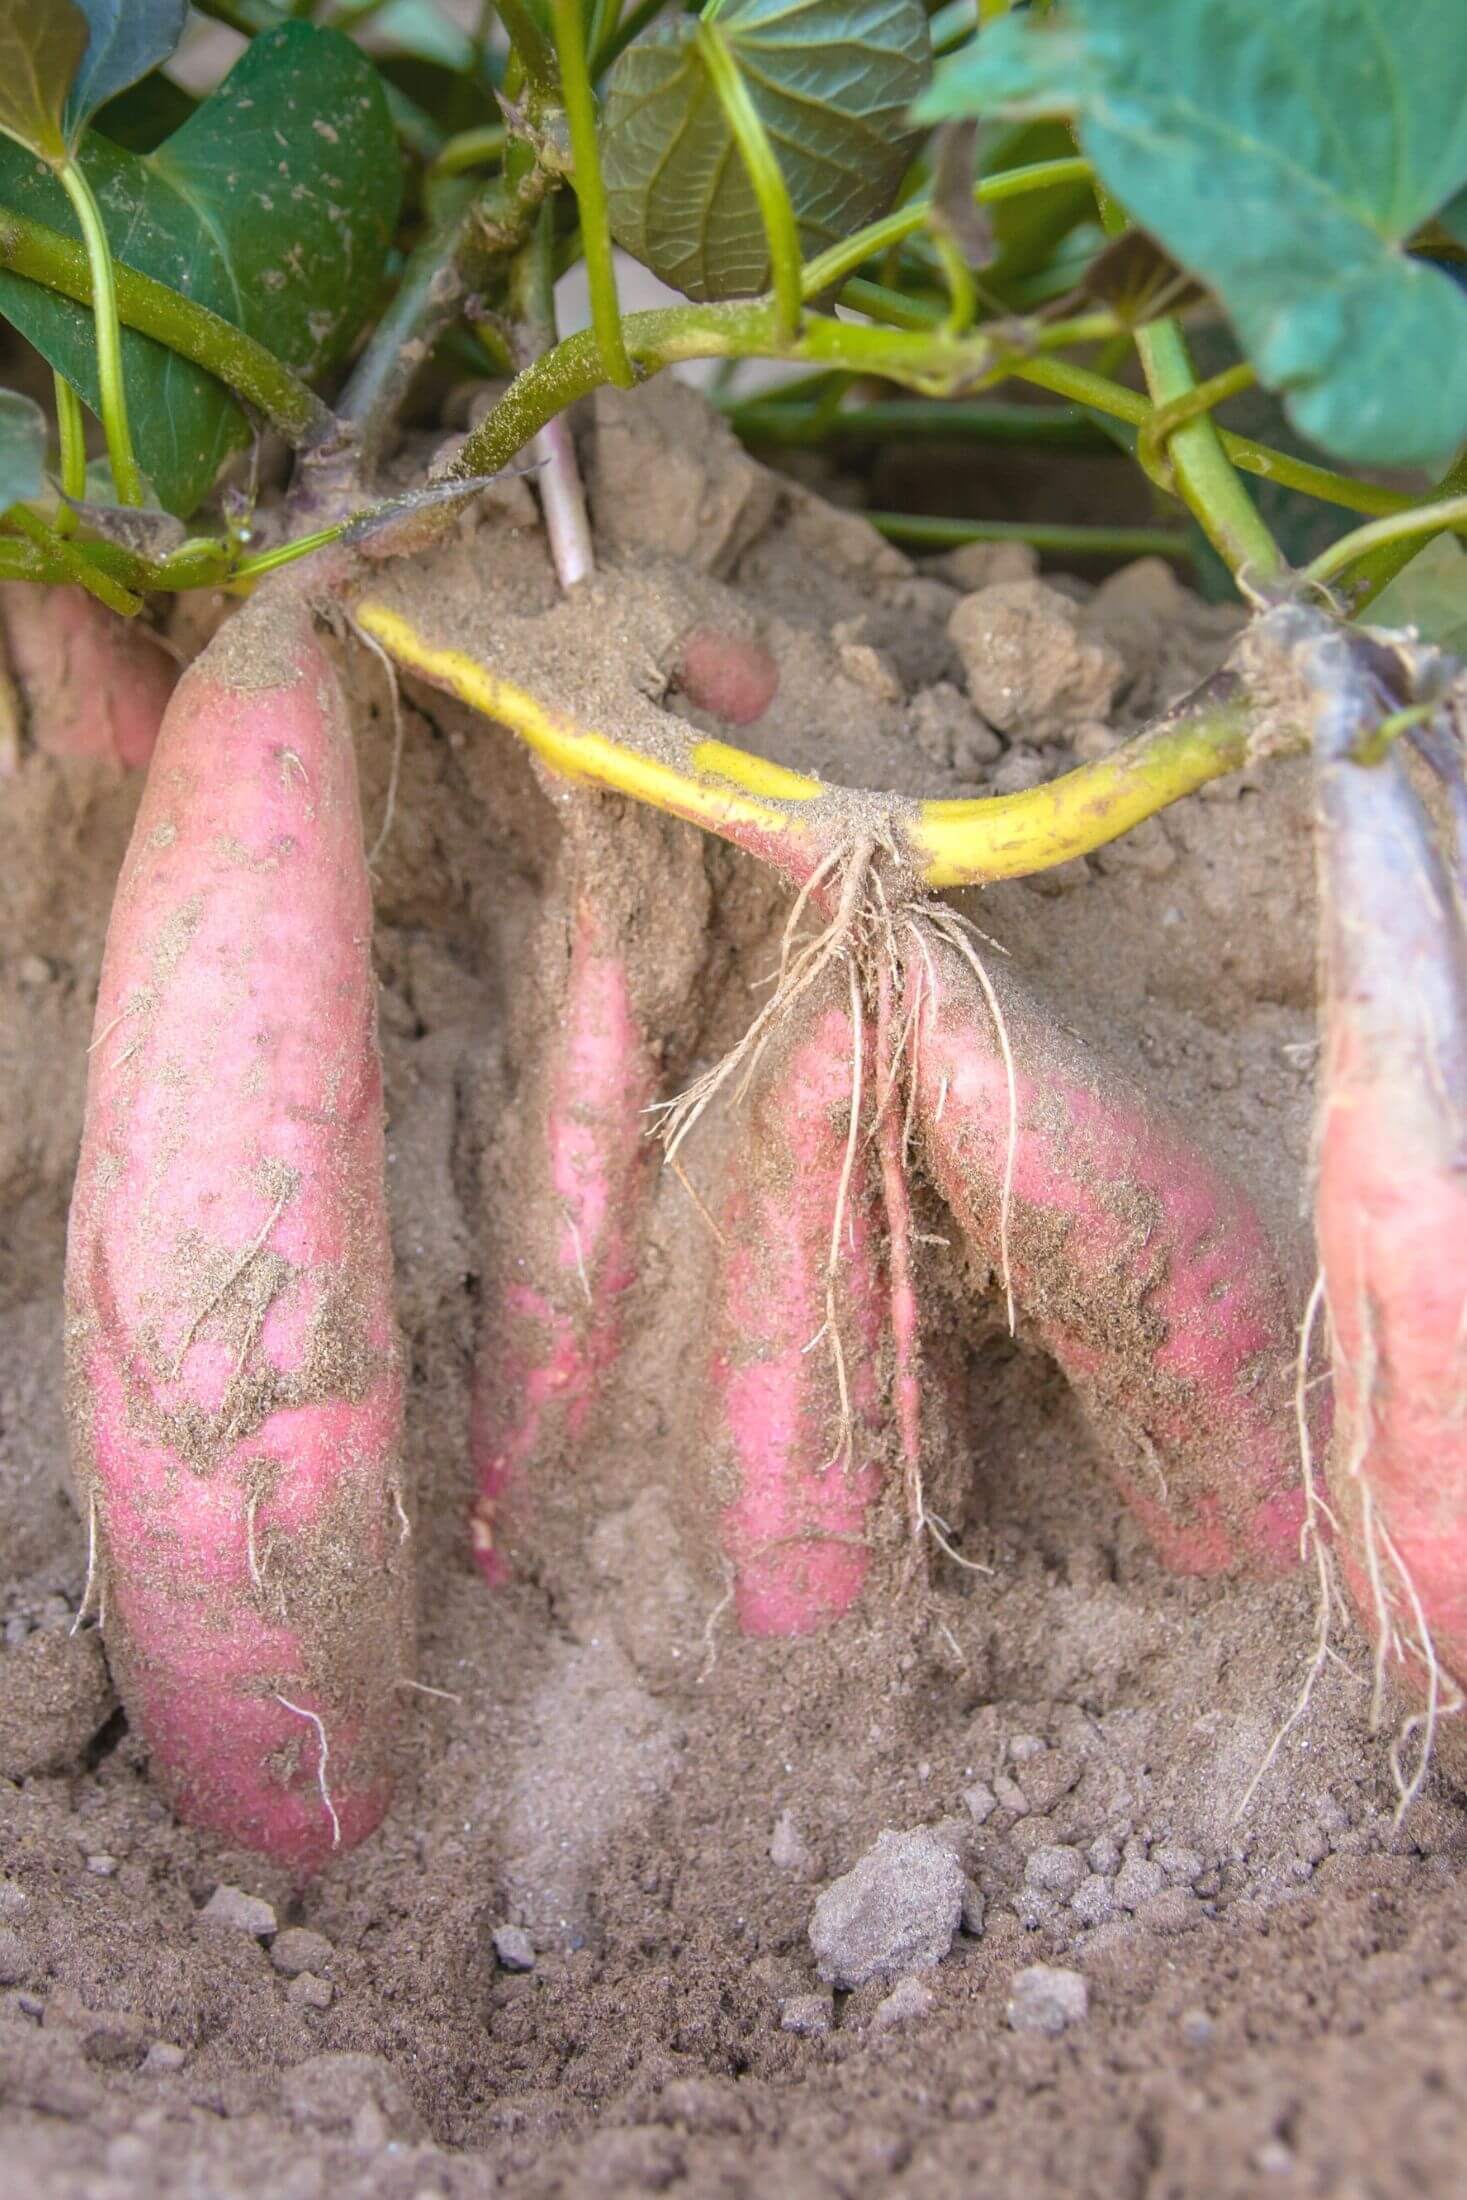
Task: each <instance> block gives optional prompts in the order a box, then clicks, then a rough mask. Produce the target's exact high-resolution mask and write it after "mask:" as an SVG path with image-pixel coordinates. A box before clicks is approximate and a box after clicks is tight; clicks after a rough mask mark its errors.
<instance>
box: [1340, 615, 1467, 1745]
mask: <svg viewBox="0 0 1467 2200" xmlns="http://www.w3.org/2000/svg"><path fill="white" fill-rule="evenodd" d="M1324 647H1325V651H1326V653H1327V654H1326V659H1325V661H1324V662H1323V663H1322V664H1321V666H1320V670H1321V671H1323V672H1325V673H1328V671H1329V670H1330V666H1329V663H1328V657H1329V656H1331V655H1337V654H1338V653H1339V652H1340V651H1341V650H1342V648H1343V645H1341V644H1335V643H1329V644H1326V645H1324ZM1336 669H1338V668H1336ZM1389 707H1390V706H1389V703H1388V702H1385V703H1382V704H1381V705H1380V706H1379V709H1377V708H1375V707H1373V706H1372V700H1371V698H1370V697H1369V696H1368V695H1365V696H1363V697H1362V696H1360V695H1358V693H1356V692H1353V690H1352V682H1351V681H1350V679H1349V678H1348V677H1346V678H1345V679H1344V680H1343V681H1342V682H1341V683H1340V685H1339V688H1338V690H1337V694H1336V697H1335V699H1333V700H1326V702H1325V704H1324V706H1323V707H1322V708H1321V709H1320V711H1319V713H1318V715H1317V719H1316V728H1315V755H1316V762H1317V804H1318V835H1317V843H1318V866H1319V884H1320V902H1321V922H1322V938H1323V955H1322V991H1323V1016H1324V1056H1323V1061H1322V1065H1321V1079H1320V1087H1321V1105H1320V1113H1319V1131H1318V1183H1317V1193H1316V1213H1317V1228H1318V1239H1319V1256H1320V1262H1321V1269H1322V1275H1323V1281H1324V1288H1325V1300H1326V1304H1327V1306H1328V1311H1329V1325H1330V1330H1331V1334H1332V1339H1333V1360H1334V1390H1335V1423H1336V1427H1335V1441H1334V1446H1333V1450H1332V1454H1331V1459H1330V1466H1329V1482H1330V1493H1331V1497H1332V1500H1333V1509H1334V1514H1335V1518H1336V1521H1337V1523H1338V1537H1337V1542H1336V1549H1337V1552H1338V1555H1339V1557H1340V1560H1341V1562H1342V1567H1343V1571H1344V1575H1345V1579H1346V1581H1347V1584H1348V1586H1349V1588H1350V1591H1351V1594H1352V1596H1353V1598H1354V1600H1355V1603H1356V1605H1357V1607H1358V1609H1359V1612H1360V1615H1361V1619H1362V1621H1363V1624H1364V1626H1365V1628H1366V1631H1367V1633H1368V1634H1369V1635H1370V1637H1371V1638H1372V1640H1373V1641H1374V1643H1375V1645H1376V1650H1377V1655H1378V1658H1379V1660H1380V1663H1381V1669H1382V1671H1389V1672H1390V1673H1391V1674H1392V1676H1393V1677H1394V1678H1395V1679H1396V1680H1397V1681H1398V1682H1399V1684H1400V1686H1401V1691H1402V1694H1403V1695H1404V1696H1405V1698H1406V1699H1407V1701H1408V1702H1409V1703H1410V1704H1411V1705H1412V1707H1413V1708H1414V1709H1415V1710H1416V1712H1417V1713H1418V1715H1419V1716H1420V1717H1421V1719H1422V1722H1423V1724H1429V1725H1430V1726H1434V1725H1435V1721H1436V1718H1437V1717H1438V1716H1440V1715H1441V1714H1442V1713H1443V1712H1445V1711H1446V1710H1448V1709H1449V1708H1450V1707H1451V1706H1452V1704H1453V1702H1454V1700H1459V1699H1460V1694H1461V1691H1462V1690H1463V1688H1464V1687H1467V1345H1464V1307H1467V926H1464V921H1463V911H1462V905H1461V901H1460V899H1459V896H1458V893H1457V891H1456V889H1455V887H1454V883H1453V880H1452V878H1451V876H1450V874H1449V871H1448V869H1447V866H1446V865H1445V864H1444V863H1443V861H1442V858H1441V855H1440V854H1439V852H1438V850H1437V848H1436V846H1435V845H1434V842H1433V837H1432V834H1431V830H1430V827H1429V825H1428V822H1427V818H1426V814H1425V812H1424V810H1423V808H1422V806H1421V804H1420V803H1419V801H1418V800H1417V797H1416V794H1415V792H1414V791H1413V788H1412V785H1411V782H1410V779H1409V778H1408V776H1407V771H1406V766H1405V761H1404V757H1403V756H1402V755H1401V753H1400V752H1399V750H1398V749H1392V750H1390V751H1388V752H1387V754H1386V755H1385V756H1384V757H1383V758H1382V759H1381V760H1380V761H1378V762H1376V763H1374V764H1364V763H1360V762H1357V761H1355V760H1354V758H1353V756H1352V753H1351V751H1352V748H1353V746H1354V744H1355V743H1356V742H1357V740H1358V739H1359V738H1360V736H1361V735H1363V734H1366V733H1368V732H1370V731H1371V730H1372V729H1373V725H1374V720H1375V718H1376V717H1377V716H1378V715H1379V714H1380V710H1381V709H1385V708H1389ZM1460 768H1461V765H1460V756H1458V758H1457V762H1456V769H1457V770H1458V771H1459V772H1460ZM1460 1724H1461V1722H1460V1720H1453V1721H1452V1722H1451V1725H1450V1727H1448V1728H1445V1729H1443V1730H1442V1734H1441V1736H1440V1738H1441V1739H1443V1740H1446V1739H1448V1738H1450V1739H1451V1741H1452V1744H1453V1747H1454V1755H1455V1756H1456V1758H1457V1761H1458V1762H1459V1763H1460V1762H1461V1758H1462V1754H1463V1751H1462V1739H1461V1735H1460ZM1426 1738H1427V1741H1428V1744H1429V1743H1430V1740H1431V1739H1432V1736H1431V1734H1430V1732H1428V1734H1427V1737H1426Z"/></svg>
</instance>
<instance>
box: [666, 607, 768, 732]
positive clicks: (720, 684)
mask: <svg viewBox="0 0 1467 2200" xmlns="http://www.w3.org/2000/svg"><path fill="white" fill-rule="evenodd" d="M677 682H678V686H679V687H680V688H681V689H682V691H683V693H684V695H686V697H687V698H688V701H689V702H690V703H693V704H695V705H696V706H697V708H698V709H699V710H707V711H711V712H712V713H713V715H714V717H715V718H722V719H724V720H725V721H726V722H727V724H729V725H731V726H752V725H753V724H754V723H755V722H756V720H758V719H760V718H762V717H763V716H764V713H765V712H766V711H767V710H768V708H769V706H770V704H771V703H772V702H773V701H774V698H775V696H776V695H777V694H778V692H779V666H778V665H777V664H776V663H775V661H774V659H773V657H771V655H770V654H769V651H768V650H767V649H766V648H765V647H764V645H763V643H762V642H755V641H750V640H748V639H746V638H745V637H744V636H743V635H739V634H725V633H721V632H720V631H719V630H718V629H717V628H715V627H707V626H700V627H697V628H695V629H694V631H693V632H692V633H691V634H689V635H688V636H687V638H686V639H685V641H684V642H683V646H682V654H681V657H680V659H679V662H678V671H677Z"/></svg>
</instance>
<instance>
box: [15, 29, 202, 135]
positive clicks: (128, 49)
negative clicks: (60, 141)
mask: <svg viewBox="0 0 1467 2200" xmlns="http://www.w3.org/2000/svg"><path fill="white" fill-rule="evenodd" d="M43 4H45V0H43ZM72 5H73V6H75V7H78V8H80V10H81V12H82V14H83V15H84V16H85V17H86V20H87V29H88V32H89V34H90V35H89V37H88V39H87V50H86V52H85V54H84V55H83V56H82V65H81V67H80V68H79V69H78V70H77V73H76V77H75V80H74V81H73V83H72V87H71V95H70V97H69V98H68V100H67V102H66V135H67V138H68V140H69V141H70V143H71V144H72V145H75V143H76V141H77V139H78V138H79V137H80V135H81V133H82V131H83V130H84V129H85V128H86V125H87V123H88V122H89V121H90V120H91V118H92V116H93V115H94V114H95V113H96V111H97V109H98V108H99V107H102V106H105V104H106V102H107V101H108V100H109V99H112V98H114V97H115V96H116V94H117V93H118V92H125V91H126V90H127V87H128V86H129V84H136V83H137V81H138V79H139V77H144V76H146V75H147V73H148V71H149V69H156V68H157V66H158V64H159V62H160V61H166V60H167V59H168V56H169V55H170V54H171V53H172V51H173V49H174V47H175V46H176V45H177V44H178V41H179V40H180V38H182V36H183V26H184V19H185V18H186V16H187V15H188V0H72Z"/></svg>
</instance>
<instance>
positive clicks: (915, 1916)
mask: <svg viewBox="0 0 1467 2200" xmlns="http://www.w3.org/2000/svg"><path fill="white" fill-rule="evenodd" d="M966 1886H967V1881H966V1877H965V1874H964V1872H963V1868H962V1865H961V1864H960V1863H959V1862H958V1859H957V1858H956V1857H955V1856H954V1854H953V1852H952V1850H951V1849H950V1848H948V1847H947V1846H946V1845H945V1844H944V1843H943V1842H941V1841H939V1840H937V1839H936V1838H935V1837H934V1836H933V1835H932V1834H931V1833H929V1832H926V1831H925V1830H918V1831H916V1832H912V1833H891V1832H887V1833H883V1834H881V1835H880V1836H879V1838H878V1839H877V1841H876V1844H875V1846H874V1847H873V1848H870V1849H868V1850H867V1852H866V1854H865V1855H864V1856H863V1857H862V1858H861V1860H860V1862H859V1863H858V1864H856V1865H855V1866H854V1867H853V1869H852V1870H850V1871H848V1872H847V1873H846V1874H845V1876H844V1878H842V1879H837V1880H836V1881H835V1882H834V1883H833V1884H832V1885H831V1886H829V1887H827V1888H826V1890H825V1892H824V1893H823V1894H822V1895H821V1896H820V1899H819V1900H818V1902H817V1903H816V1904H815V1909H814V1914H813V1915H812V1917H811V1919H810V1945H811V1947H812V1948H813V1949H814V1951H815V1960H816V1964H817V1966H818V1968H819V1972H820V1976H821V1977H822V1978H823V1979H826V1980H828V1982H829V1983H830V1984H831V1985H832V1986H842V1987H857V1986H864V1985H865V1984H866V1983H867V1981H868V1980H870V1979H880V1978H890V1979H895V1978H902V1977H904V1976H905V1975H906V1974H907V1973H908V1972H909V1971H921V1970H925V1969H927V1968H928V1967H929V1966H930V1965H932V1964H934V1963H940V1962H941V1961H942V1959H943V1957H944V1956H945V1955H946V1954H947V1952H948V1950H949V1948H951V1946H952V1944H953V1938H954V1935H955V1934H956V1932H957V1930H958V1926H959V1924H960V1922H961V1920H962V1915H963V1897H964V1894H965V1891H966Z"/></svg>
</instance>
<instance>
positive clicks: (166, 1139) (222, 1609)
mask: <svg viewBox="0 0 1467 2200" xmlns="http://www.w3.org/2000/svg"><path fill="white" fill-rule="evenodd" d="M371 934H372V910H371V896H370V892H369V888H368V881H367V872H366V864H365V858H364V855H363V849H362V833H361V818H360V813H359V809H358V802H357V787H356V767H355V761H354V758H353V754H352V741H351V727H350V724H349V722H348V718H347V713H346V708H345V704H344V701H343V697H342V694H341V690H340V687H339V685H338V682H337V678H336V674H335V671H334V668H333V666H332V663H331V660H330V658H329V656H328V655H327V653H326V651H325V649H324V648H323V646H322V644H321V642H320V641H319V640H318V639H317V637H316V634H315V631H314V627H313V622H312V619H311V616H310V614H309V612H308V611H307V610H306V608H305V606H304V605H303V604H302V603H301V602H300V601H299V600H298V599H297V598H296V597H295V596H293V595H291V594H289V593H280V592H275V591H268V590H267V591H266V592H265V593H264V594H262V595H261V596H260V597H259V598H258V599H257V600H256V601H255V602H253V603H251V604H250V605H249V606H248V607H247V608H246V609H245V610H244V611H242V612H241V613H240V614H239V616H238V617H237V618H236V619H234V620H233V621H231V622H230V623H229V624H227V625H226V626H224V627H223V628H222V629H221V630H220V632H219V633H218V634H217V635H216V637H215V639H214V640H213V641H212V642H211V643H210V644H209V646H208V647H207V648H206V649H205V651H204V652H203V654H202V655H201V656H200V657H199V659H198V660H197V662H196V663H195V664H194V665H193V666H192V668H191V669H190V670H189V672H188V673H187V674H186V676H185V678H184V679H183V681H182V682H181V683H180V685H179V687H178V689H177V691H176V693H175V695H174V697H173V700H172V702H171V703H170V705H169V708H168V712H167V715H166V718H165V720H164V725H163V730H162V734H161V736H160V739H159V743H158V748H157V751H156V753H155V755H154V758H153V763H152V767H151V770H150V772H149V776H148V784H147V788H146V791H145V794H144V798H143V803H142V807H141V809H140V811H139V813H138V818H137V823H136V826H135V829H134V832H133V837H132V843H131V846H130V848H129V851H128V855H127V859H126V862H125V863H124V866H123V871H122V876H121V879H120V881H119V885H118V891H117V899H116V904H115V907H114V911H113V916H112V922H111V926H110V928H109V932H108V940H107V950H106V955H105V959H104V964H103V970H102V980H101V988H100V992H99V994H98V1000H97V1013H96V1033H95V1037H94V1039H93V1042H92V1050H91V1063H90V1076H89V1083H88V1093H87V1110H86V1120H85V1129H84V1134H83V1140H82V1151H81V1159H80V1164H79V1167H78V1173H77V1181H76V1190H75V1195H74V1199H73V1204H72V1213H71V1224H70V1235H69V1242H68V1250H67V1273H66V1304H67V1346H68V1367H69V1391H70V1411H71V1417H72V1424H73V1431H74V1461H75V1472H76V1480H77V1487H78V1495H79V1499H80V1504H81V1510H82V1516H83V1519H84V1521H86V1523H87V1524H88V1531H89V1537H90V1550H91V1557H90V1569H89V1583H88V1595H89V1598H90V1599H92V1600H94V1601H95V1604H96V1607H97V1610H98V1613H99V1616H100V1617H101V1619H102V1621H103V1624H104V1627H105V1633H106V1642H107V1649H108V1655H109V1658H110V1660H111V1662H112V1666H113V1669H114V1673H115V1675H116V1678H117V1681H118V1685H119V1689H120V1693H121V1695H122V1698H123V1703H124V1706H125V1708H126V1710H127V1714H128V1717H129V1720H130V1721H131V1722H132V1724H133V1725H134V1727H135V1728H136V1729H137V1731H138V1732H139V1733H140V1734H141V1736H142V1738H143V1739H144V1741H145V1742H146V1744H147V1746H148V1749H149V1751H150V1754H151V1758H152V1763H153V1768H154V1772H155V1775H156V1776H157V1777H158V1778H159V1780H160V1781H161V1783H162V1785H163V1786H164V1788H165V1791H166V1792H167V1793H168V1795H169V1796H170V1798H171V1799H172V1801H173V1802H174V1804H175V1806H176V1808H177V1809H178V1811H179V1813H180V1815H182V1816H183V1817H185V1818H187V1819H189V1820H190V1821H191V1822H192V1823H194V1824H196V1825H199V1826H203V1827H206V1828H208V1829H209V1830H211V1831H213V1832H216V1833H219V1834H221V1835H223V1836H224V1837H225V1838H226V1839H228V1840H230V1841H232V1842H235V1843H238V1844H240V1845H243V1846H246V1847H250V1848H255V1849H259V1850H261V1851H262V1852H263V1853H265V1854H267V1855H269V1856H272V1857H274V1858H276V1859H278V1860H279V1861H280V1862H282V1863H284V1864H287V1865H289V1866H290V1867H292V1868H293V1869H294V1870H296V1871H298V1872H302V1873H304V1872H307V1871H310V1870H312V1869H313V1868H315V1867H316V1866H318V1865H320V1864H321V1863H322V1862H323V1861H325V1859H326V1858H327V1857H329V1856H330V1855H331V1854H332V1853H333V1852H334V1851H337V1850H339V1849H344V1848H348V1847H350V1846H352V1844H354V1843H355V1842H357V1841H360V1840H361V1839H362V1838H363V1836H364V1835H365V1834H367V1833H369V1832H370V1831H371V1830H372V1828H373V1827H374V1826H375V1825H376V1824H377V1822H378V1820H379V1819H380V1818H381V1816H382V1813H383V1811H384V1809H385V1808H386V1805H387V1800H388V1794H389V1790H390V1758H391V1743H392V1733H393V1728H394V1725H395V1723H396V1709H397V1702H398V1691H399V1686H400V1683H401V1682H402V1681H403V1680H404V1678H405V1677H406V1674H407V1670H408V1659H409V1655H410V1641H411V1631H412V1612H411V1528H410V1523H409V1515H408V1512H407V1509H406V1503H405V1495H404V1491H403V1486H402V1481H401V1466H400V1460H399V1442H400V1422H401V1410H402V1399H401V1390H402V1377H401V1369H400V1365H399V1355H398V1345H397V1337H396V1329H395V1324H394V1317H393V1306H392V1275H391V1266H390V1252H389V1243H388V1232H387V1218H386V1209H385V1203H384V1184H383V1172H384V1151H383V1121H382V1082H381V1069H380V1065H379V1062H378V1057H377V1044H376V997H375V981H374V978H373V974H372V967H371Z"/></svg>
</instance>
